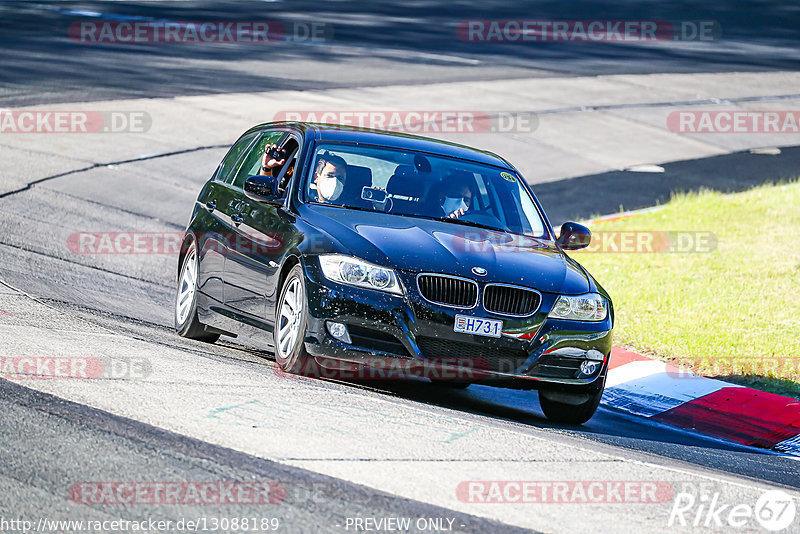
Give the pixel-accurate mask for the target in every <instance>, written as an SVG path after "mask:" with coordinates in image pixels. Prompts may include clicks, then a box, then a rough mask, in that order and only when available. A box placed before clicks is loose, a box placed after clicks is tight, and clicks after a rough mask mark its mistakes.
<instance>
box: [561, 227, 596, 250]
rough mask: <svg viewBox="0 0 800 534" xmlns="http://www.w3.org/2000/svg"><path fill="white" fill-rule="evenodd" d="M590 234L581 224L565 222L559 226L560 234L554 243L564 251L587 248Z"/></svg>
mask: <svg viewBox="0 0 800 534" xmlns="http://www.w3.org/2000/svg"><path fill="white" fill-rule="evenodd" d="M591 240H592V232H591V231H589V229H588V228H586V227H585V226H583V225H582V224H578V223H574V222H566V223H564V224H562V225H561V233H560V234H559V236H558V240H556V243H557V244H558V246H560V247H561V248H562V249H564V250H578V249H582V248H586V247H588V246H589V242H590V241H591Z"/></svg>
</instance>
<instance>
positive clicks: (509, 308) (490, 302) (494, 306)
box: [483, 284, 542, 316]
mask: <svg viewBox="0 0 800 534" xmlns="http://www.w3.org/2000/svg"><path fill="white" fill-rule="evenodd" d="M541 300H542V297H541V296H540V295H539V293H537V292H536V291H534V290H532V289H525V288H522V287H512V286H505V285H498V284H487V286H486V288H485V289H484V290H483V307H484V308H485V309H486V311H490V312H494V313H501V314H504V315H519V316H525V315H531V314H532V313H534V312H535V311H536V310H538V309H539V304H540V303H541Z"/></svg>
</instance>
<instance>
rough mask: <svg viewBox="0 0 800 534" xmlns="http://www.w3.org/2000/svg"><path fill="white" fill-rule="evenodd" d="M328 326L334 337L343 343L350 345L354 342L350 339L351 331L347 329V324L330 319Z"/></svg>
mask: <svg viewBox="0 0 800 534" xmlns="http://www.w3.org/2000/svg"><path fill="white" fill-rule="evenodd" d="M326 325H327V327H328V333H329V334H330V335H331V336H333V338H334V339H338V340H339V341H341V342H343V343H347V344H348V345H349V344H350V343H352V341H351V340H350V333H349V332H348V331H347V326H346V325H343V324H342V323H334V322H333V321H328V322H327V323H326Z"/></svg>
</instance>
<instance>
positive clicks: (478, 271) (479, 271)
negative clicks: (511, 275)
mask: <svg viewBox="0 0 800 534" xmlns="http://www.w3.org/2000/svg"><path fill="white" fill-rule="evenodd" d="M472 272H473V273H475V274H477V275H478V276H486V273H487V272H489V271H487V270H486V269H484V268H483V267H473V268H472Z"/></svg>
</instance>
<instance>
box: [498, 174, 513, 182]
mask: <svg viewBox="0 0 800 534" xmlns="http://www.w3.org/2000/svg"><path fill="white" fill-rule="evenodd" d="M500 176H501V177H502V178H503V179H505V180H508V181H509V182H516V181H517V177H516V176H514V175H513V174H511V173H510V172H501V173H500Z"/></svg>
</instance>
